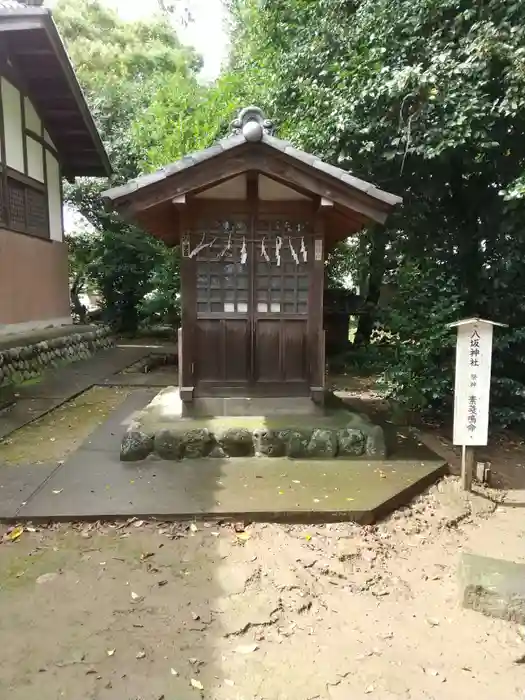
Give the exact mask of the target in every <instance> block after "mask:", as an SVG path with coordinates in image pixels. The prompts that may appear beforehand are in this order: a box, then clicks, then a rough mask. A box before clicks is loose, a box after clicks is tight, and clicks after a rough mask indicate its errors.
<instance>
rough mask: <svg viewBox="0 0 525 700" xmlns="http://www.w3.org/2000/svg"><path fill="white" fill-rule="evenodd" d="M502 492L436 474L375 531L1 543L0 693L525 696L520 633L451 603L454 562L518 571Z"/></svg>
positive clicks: (146, 534)
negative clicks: (469, 489)
mask: <svg viewBox="0 0 525 700" xmlns="http://www.w3.org/2000/svg"><path fill="white" fill-rule="evenodd" d="M522 496H523V494H522ZM498 498H499V499H501V494H494V493H490V492H484V493H482V494H480V495H475V496H472V497H471V498H469V499H466V498H464V497H463V496H462V495H461V494H460V493H459V491H458V490H457V481H456V480H455V479H454V478H448V479H446V480H445V481H443V482H441V484H439V485H437V486H435V487H433V488H432V489H431V490H430V491H429V492H428V493H427V494H426V495H425V496H423V497H421V498H419V499H418V500H417V501H416V502H414V504H413V505H412V506H411V507H410V508H406V509H404V510H403V511H401V512H398V513H396V514H394V515H393V516H392V517H391V518H390V519H389V520H387V521H385V522H384V523H382V524H380V525H377V526H373V527H359V526H357V525H353V524H333V525H326V526H315V527H306V526H279V525H265V524H258V525H246V527H245V528H242V527H237V529H238V530H239V532H236V531H235V527H234V526H233V525H232V524H217V523H193V524H186V525H183V524H175V525H167V524H159V523H146V522H141V521H135V522H128V523H121V524H111V525H110V524H102V525H101V524H96V525H86V524H84V525H76V526H71V525H69V526H68V525H65V524H62V525H56V526H52V527H51V528H49V529H39V528H38V527H35V528H31V527H29V528H28V529H27V530H26V531H24V532H23V533H22V534H21V535H20V536H19V537H18V539H16V540H15V541H12V542H11V541H8V539H9V537H10V535H6V536H4V540H5V541H4V542H3V544H1V545H0V568H1V571H2V577H1V595H0V620H1V621H2V623H1V625H0V645H1V648H2V661H1V663H0V697H2V698H9V700H29V699H33V698H35V697H37V696H38V698H39V700H57V699H59V698H67V699H68V700H70V699H73V698H82V699H83V700H84V699H85V700H110V699H114V700H139V699H140V700H161V699H163V700H187V699H188V700H189V699H195V698H199V697H202V698H208V699H210V700H215V699H216V700H255V699H258V700H262V699H266V700H313V699H314V698H319V699H320V700H359V699H360V698H369V697H370V698H380V699H381V700H388V699H393V698H410V699H414V700H416V699H417V700H422V699H430V698H436V699H437V698H444V697H446V698H447V699H448V700H455V699H456V698H457V699H458V700H459V699H460V698H461V700H463V699H464V698H467V697H475V698H476V699H477V700H494V698H496V697H498V698H505V699H511V698H522V699H523V698H524V697H525V666H524V665H520V664H519V663H517V661H518V659H519V658H520V657H521V656H522V655H523V654H524V652H525V641H524V639H523V638H522V634H523V632H522V630H520V629H519V628H518V627H517V626H516V625H513V624H510V623H506V622H503V621H499V620H494V619H490V618H486V617H483V616H482V615H480V614H478V613H475V612H472V611H469V610H464V609H462V608H461V606H460V602H459V601H460V584H459V581H458V561H459V557H460V554H461V552H462V551H472V552H475V553H478V554H485V555H488V556H498V557H503V558H508V559H514V560H516V561H524V560H525V549H524V548H523V534H524V525H523V517H522V510H521V508H520V507H518V506H523V505H524V504H523V503H520V500H519V498H517V492H514V494H513V498H512V500H511V501H509V502H508V503H507V502H503V503H501V502H498V500H497V499H498ZM495 499H496V500H495ZM516 499H517V500H516ZM521 500H523V498H522V499H521ZM4 532H6V528H4ZM17 532H19V531H17ZM17 532H15V533H14V534H15V536H16V534H17ZM11 536H13V535H11Z"/></svg>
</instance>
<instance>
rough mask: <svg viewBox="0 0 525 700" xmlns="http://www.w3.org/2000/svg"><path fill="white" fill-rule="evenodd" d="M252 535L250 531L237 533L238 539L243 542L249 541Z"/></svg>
mask: <svg viewBox="0 0 525 700" xmlns="http://www.w3.org/2000/svg"><path fill="white" fill-rule="evenodd" d="M250 537H251V535H250V533H249V532H238V533H237V539H238V540H240V541H241V542H247V541H248V540H249V539H250Z"/></svg>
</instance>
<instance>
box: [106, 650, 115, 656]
mask: <svg viewBox="0 0 525 700" xmlns="http://www.w3.org/2000/svg"><path fill="white" fill-rule="evenodd" d="M115 651H116V649H108V650H107V651H106V654H107V655H108V656H115Z"/></svg>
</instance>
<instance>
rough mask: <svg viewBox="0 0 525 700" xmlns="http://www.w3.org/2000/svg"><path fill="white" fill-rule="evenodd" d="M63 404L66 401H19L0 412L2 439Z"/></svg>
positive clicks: (49, 399)
mask: <svg viewBox="0 0 525 700" xmlns="http://www.w3.org/2000/svg"><path fill="white" fill-rule="evenodd" d="M62 403H64V399H51V398H48V399H18V400H17V402H16V403H15V404H13V405H12V406H9V408H6V409H5V410H3V411H2V412H0V439H2V438H5V437H7V436H8V435H10V434H11V433H13V432H14V431H15V430H18V429H19V428H22V427H23V426H24V425H27V424H28V423H32V422H33V421H34V420H37V418H40V417H41V416H43V415H45V414H46V413H49V412H50V411H52V410H53V409H54V408H57V406H60V405H61V404H62Z"/></svg>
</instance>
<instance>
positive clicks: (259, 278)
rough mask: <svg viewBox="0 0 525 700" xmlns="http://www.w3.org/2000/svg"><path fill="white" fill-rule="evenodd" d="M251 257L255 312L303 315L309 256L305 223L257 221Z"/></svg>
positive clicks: (308, 230)
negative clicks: (253, 276) (253, 270)
mask: <svg viewBox="0 0 525 700" xmlns="http://www.w3.org/2000/svg"><path fill="white" fill-rule="evenodd" d="M255 254H256V260H257V263H256V267H255V295H254V297H255V298H254V302H255V310H256V311H257V312H258V313H284V314H307V313H308V286H309V270H310V269H311V268H310V263H311V260H312V255H313V238H312V233H311V227H310V225H309V224H308V222H303V221H301V222H294V221H289V220H285V219H279V218H264V219H261V220H260V221H259V222H258V224H257V235H256V239H255ZM266 257H268V258H269V260H266Z"/></svg>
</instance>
